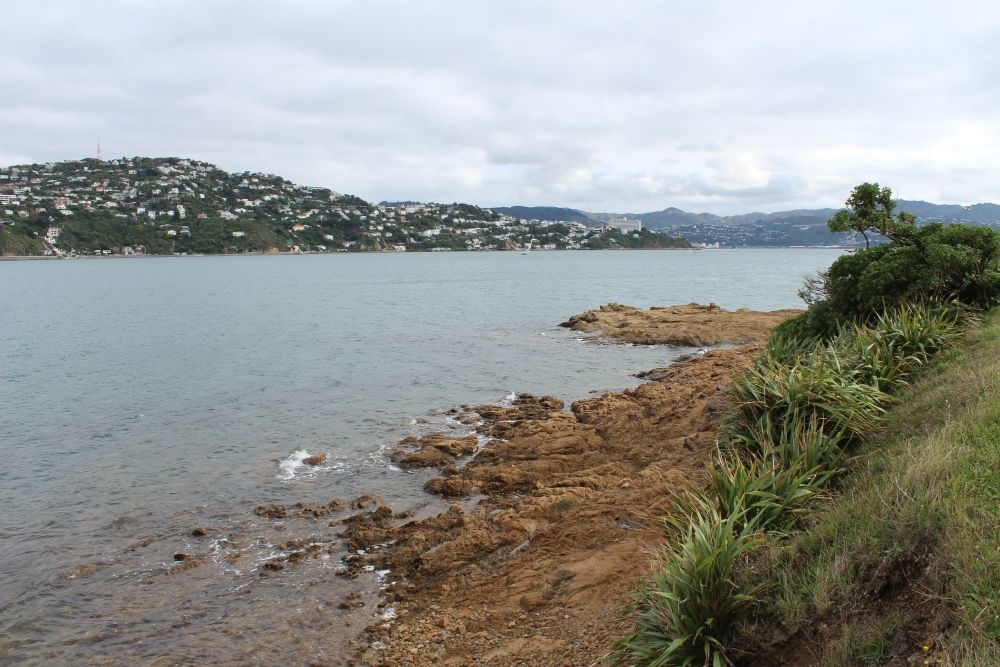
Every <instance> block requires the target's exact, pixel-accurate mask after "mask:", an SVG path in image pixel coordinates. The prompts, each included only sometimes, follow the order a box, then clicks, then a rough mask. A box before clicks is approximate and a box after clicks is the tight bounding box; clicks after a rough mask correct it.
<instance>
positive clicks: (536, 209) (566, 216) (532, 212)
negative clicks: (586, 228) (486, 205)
mask: <svg viewBox="0 0 1000 667" xmlns="http://www.w3.org/2000/svg"><path fill="white" fill-rule="evenodd" d="M490 210H492V211H493V212H494V213H500V214H502V215H509V216H511V217H513V218H518V219H523V220H548V221H550V222H582V223H584V224H588V223H589V224H593V222H594V221H593V219H592V218H591V217H590V216H589V215H587V214H586V213H584V212H583V211H578V210H576V209H575V208H563V207H560V206H494V207H493V208H492V209H490Z"/></svg>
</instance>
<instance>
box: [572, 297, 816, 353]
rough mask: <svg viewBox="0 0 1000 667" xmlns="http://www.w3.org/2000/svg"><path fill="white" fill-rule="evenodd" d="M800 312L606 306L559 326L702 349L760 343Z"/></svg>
mask: <svg viewBox="0 0 1000 667" xmlns="http://www.w3.org/2000/svg"><path fill="white" fill-rule="evenodd" d="M800 312H801V311H799V310H775V311H770V312H759V311H753V310H748V309H745V308H741V309H740V310H736V311H730V310H724V309H722V308H720V307H719V306H717V305H715V304H714V303H710V304H708V305H707V306H703V305H699V304H697V303H689V304H687V305H681V306H665V307H655V308H650V309H649V310H643V309H641V308H633V307H631V306H623V305H621V304H617V303H609V304H606V305H604V306H601V307H600V308H599V309H597V310H588V311H586V312H584V313H580V314H579V315H574V316H573V317H571V318H569V320H568V321H566V322H563V323H562V324H561V325H560V326H564V327H568V328H570V329H574V330H575V331H586V332H599V333H600V334H601V335H602V336H603V337H604V338H608V339H611V340H615V341H619V342H623V343H635V344H638V345H684V346H691V347H703V346H706V345H718V344H721V343H732V344H742V343H750V342H760V341H764V340H766V339H767V337H768V335H769V334H770V332H771V329H773V328H774V327H775V326H777V325H778V324H780V323H781V322H782V321H784V320H785V319H787V318H789V317H792V316H794V315H798V314H799V313H800Z"/></svg>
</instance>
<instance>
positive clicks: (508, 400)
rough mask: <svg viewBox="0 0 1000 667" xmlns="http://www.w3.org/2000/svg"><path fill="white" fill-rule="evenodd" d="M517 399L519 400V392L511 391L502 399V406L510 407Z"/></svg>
mask: <svg viewBox="0 0 1000 667" xmlns="http://www.w3.org/2000/svg"><path fill="white" fill-rule="evenodd" d="M515 400H517V394H515V393H514V392H510V393H509V394H507V395H506V396H504V397H503V398H502V399H501V400H500V407H503V408H509V407H510V406H512V405H514V401H515Z"/></svg>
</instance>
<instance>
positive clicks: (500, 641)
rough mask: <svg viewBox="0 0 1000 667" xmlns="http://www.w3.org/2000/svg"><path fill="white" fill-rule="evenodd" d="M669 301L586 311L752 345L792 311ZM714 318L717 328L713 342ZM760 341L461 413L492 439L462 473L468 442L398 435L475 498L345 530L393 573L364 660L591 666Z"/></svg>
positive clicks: (441, 483)
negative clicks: (566, 401)
mask: <svg viewBox="0 0 1000 667" xmlns="http://www.w3.org/2000/svg"><path fill="white" fill-rule="evenodd" d="M663 310H670V311H671V312H669V313H665V312H660V314H657V315H655V316H654V317H653V318H650V317H648V316H647V315H646V314H647V313H649V312H650V311H642V310H639V309H634V308H626V307H623V306H612V307H605V308H602V309H601V310H600V311H590V312H597V313H608V314H613V315H614V318H615V319H614V321H616V322H624V323H630V326H632V328H633V330H635V331H641V330H643V329H644V327H646V326H647V322H648V321H650V320H652V321H654V322H656V323H658V326H659V331H660V333H659V335H660V336H661V337H662V336H663V335H665V334H664V331H665V330H666V322H668V321H674V322H683V321H684V320H685V319H686V320H689V322H687V323H686V324H690V326H689V327H688V328H687V329H685V331H689V332H694V331H698V332H700V337H699V338H697V342H695V343H693V342H691V339H685V344H710V343H711V344H715V343H724V342H734V343H735V342H744V341H747V340H752V341H761V340H763V339H764V337H765V336H766V335H767V333H768V332H769V331H770V328H771V327H773V326H774V325H775V324H777V323H778V322H779V321H781V319H782V318H783V317H787V316H788V315H790V314H792V312H793V311H782V312H783V315H779V314H777V313H754V312H751V311H736V312H735V313H731V312H728V311H723V310H721V309H718V308H715V307H703V306H683V307H678V308H676V309H663ZM652 312H654V313H658V311H652ZM661 314H662V315H669V318H668V317H661V316H660V315H661ZM713 318H714V319H716V320H717V321H719V322H722V323H721V324H719V326H716V327H715V328H714V329H711V331H713V332H715V334H717V335H708V333H707V332H708V331H709V327H707V326H705V325H704V322H707V321H708V320H710V319H713ZM625 328H626V327H621V329H622V330H624V329H625ZM726 332H729V333H728V334H726ZM759 347H760V345H759V342H755V343H751V344H748V345H744V346H742V347H738V348H734V349H717V350H711V351H709V352H707V353H706V354H704V355H703V356H696V357H693V358H690V359H688V360H686V361H681V362H678V363H675V364H673V365H671V366H669V367H667V368H664V369H657V371H656V372H653V373H650V374H648V375H647V376H646V377H649V378H652V379H651V381H648V382H646V383H644V384H642V385H640V386H639V387H636V388H635V389H630V390H626V391H623V392H620V393H608V394H605V395H603V396H601V397H599V398H593V399H586V400H581V401H577V402H576V403H574V404H573V405H572V406H571V409H570V410H569V411H565V410H563V405H562V403H561V402H560V401H558V400H557V399H554V398H551V397H542V398H537V397H533V396H528V395H522V396H520V397H518V399H517V400H516V401H515V402H514V404H513V405H512V406H509V407H498V406H475V407H473V408H470V409H469V411H468V413H467V415H465V416H464V417H465V418H467V419H468V420H470V421H471V420H473V419H479V420H481V421H480V423H478V425H477V427H476V428H477V430H478V432H479V434H480V435H484V436H487V437H489V438H491V440H490V441H489V442H488V443H487V444H486V446H485V447H483V448H482V449H480V450H479V451H478V453H477V454H476V455H475V456H474V457H473V458H472V459H471V460H470V461H468V463H467V464H465V465H464V466H463V465H460V464H456V461H457V460H458V459H456V456H458V455H459V452H461V451H465V450H466V449H467V448H468V447H470V446H471V445H472V443H471V441H470V442H459V441H452V440H450V439H448V438H444V437H431V438H426V439H423V440H411V441H408V442H405V443H403V444H404V446H405V447H407V448H408V450H407V451H408V452H409V453H408V454H403V455H401V456H402V457H403V459H405V461H406V463H407V464H409V465H421V464H424V465H428V466H433V467H436V468H438V469H439V470H440V473H441V474H440V476H438V477H435V478H434V479H432V480H430V482H428V484H427V486H426V489H427V490H428V491H430V492H432V493H438V494H441V495H442V496H444V497H447V498H454V499H456V501H457V500H458V499H469V498H470V497H471V498H473V499H474V498H477V497H479V498H481V499H480V501H479V502H478V504H477V505H474V506H472V509H467V510H463V509H462V508H460V507H459V506H458V505H454V506H452V507H451V508H450V509H449V510H448V511H447V512H444V513H442V514H440V515H437V516H434V517H431V518H428V519H425V520H421V521H411V522H409V523H405V524H400V522H399V521H393V520H392V518H391V516H390V513H389V512H388V511H386V510H384V509H383V510H382V511H381V513H379V512H378V511H372V512H369V513H362V514H359V515H357V516H356V519H355V520H354V521H353V522H351V523H349V524H348V529H347V531H346V532H345V533H344V537H345V538H346V539H347V540H348V542H349V545H350V546H351V548H353V549H365V550H367V552H368V553H369V554H372V555H371V556H370V557H369V558H370V559H371V561H370V562H372V564H374V565H375V566H376V567H378V568H388V569H391V571H392V577H391V578H392V579H394V580H396V581H397V582H399V583H397V584H396V585H394V586H392V587H390V589H389V591H388V595H387V599H386V600H385V601H384V603H383V604H384V605H385V606H386V608H391V609H392V613H391V614H390V616H392V615H395V617H396V618H395V620H393V621H392V622H391V623H390V622H384V623H383V622H378V623H375V624H373V625H372V626H371V627H370V628H369V640H370V641H369V644H368V646H367V648H366V649H365V650H364V651H363V652H362V653H361V654H360V655H359V656H358V657H357V663H358V664H368V665H445V666H455V667H457V666H459V665H470V666H471V665H533V666H534V665H586V664H590V663H592V662H593V661H594V660H596V659H597V658H599V657H600V656H602V655H603V654H604V653H606V652H607V650H608V649H609V648H610V646H611V644H612V643H613V642H614V641H615V640H617V639H618V638H620V637H621V636H622V634H623V633H624V632H625V631H626V630H627V627H628V623H627V621H626V620H624V619H623V618H622V610H623V608H624V606H625V605H626V604H627V602H628V595H629V592H630V590H631V588H632V586H633V584H634V582H635V581H636V579H637V578H639V577H640V576H642V575H643V574H645V573H646V572H647V571H648V566H649V554H650V553H651V551H652V549H654V548H655V547H656V545H657V544H659V543H660V541H661V539H662V536H661V532H660V531H659V529H658V528H657V527H656V517H658V516H660V515H662V513H663V511H664V509H665V508H666V506H667V504H668V503H669V502H670V501H669V499H670V494H671V492H672V491H678V490H680V489H682V488H684V487H685V486H686V485H688V484H691V483H699V481H701V480H702V479H704V476H705V471H706V463H707V462H708V461H709V459H710V457H711V456H712V453H713V451H714V446H715V442H716V433H717V429H718V420H719V416H720V414H721V412H722V410H723V409H724V406H725V400H726V398H725V396H726V389H727V387H728V386H729V382H730V380H731V379H732V378H733V377H734V376H735V375H736V374H738V373H739V372H740V371H741V370H742V369H743V368H744V367H745V366H746V365H747V364H748V363H749V362H750V360H751V359H752V358H753V357H754V355H755V354H756V353H757V351H758V350H759ZM414 448H416V449H415V450H414ZM403 459H397V460H403ZM466 507H470V506H469V505H468V504H467V505H466ZM390 542H391V546H390V547H388V548H387V549H385V550H383V551H381V552H378V553H374V554H373V553H372V552H373V551H374V550H377V547H378V545H380V544H386V543H390Z"/></svg>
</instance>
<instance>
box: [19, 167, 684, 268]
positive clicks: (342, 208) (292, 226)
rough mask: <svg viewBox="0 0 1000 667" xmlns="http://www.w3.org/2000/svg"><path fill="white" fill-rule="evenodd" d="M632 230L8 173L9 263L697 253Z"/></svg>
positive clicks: (219, 180) (76, 174) (193, 186)
mask: <svg viewBox="0 0 1000 667" xmlns="http://www.w3.org/2000/svg"><path fill="white" fill-rule="evenodd" d="M688 247H691V246H690V244H689V243H688V242H687V241H686V240H685V239H683V238H679V237H674V236H670V235H668V234H666V233H662V232H657V231H652V230H648V229H643V227H642V224H641V223H639V222H637V221H635V220H629V219H621V220H612V221H609V222H606V223H604V224H603V225H602V226H600V227H594V226H588V225H585V224H584V223H582V222H579V221H565V222H561V221H551V220H532V219H521V218H515V217H513V216H511V215H506V214H501V213H495V212H493V211H491V210H489V209H483V208H479V207H477V206H472V205H469V204H459V203H453V204H436V203H416V202H382V203H379V204H371V203H369V202H366V201H364V200H363V199H360V198H358V197H355V196H351V195H344V194H340V193H337V192H334V191H332V190H329V189H326V188H317V187H307V186H302V185H296V184H294V183H292V182H290V181H288V180H285V179H283V178H281V177H279V176H274V175H269V174H260V173H234V174H230V173H227V172H225V171H223V170H221V169H219V168H217V167H215V166H214V165H211V164H208V163H205V162H199V161H197V160H186V159H179V158H139V157H136V158H121V159H114V160H96V159H85V160H76V161H67V162H57V163H47V164H41V165H21V166H12V167H0V255H50V256H79V255H91V256H93V255H99V256H110V255H143V254H157V255H170V254H172V255H187V254H210V253H250V252H256V253H261V252H272V253H274V252H292V253H314V252H321V253H322V252H359V251H383V252H412V251H452V250H475V251H487V250H564V249H570V250H573V249H612V248H688Z"/></svg>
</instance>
